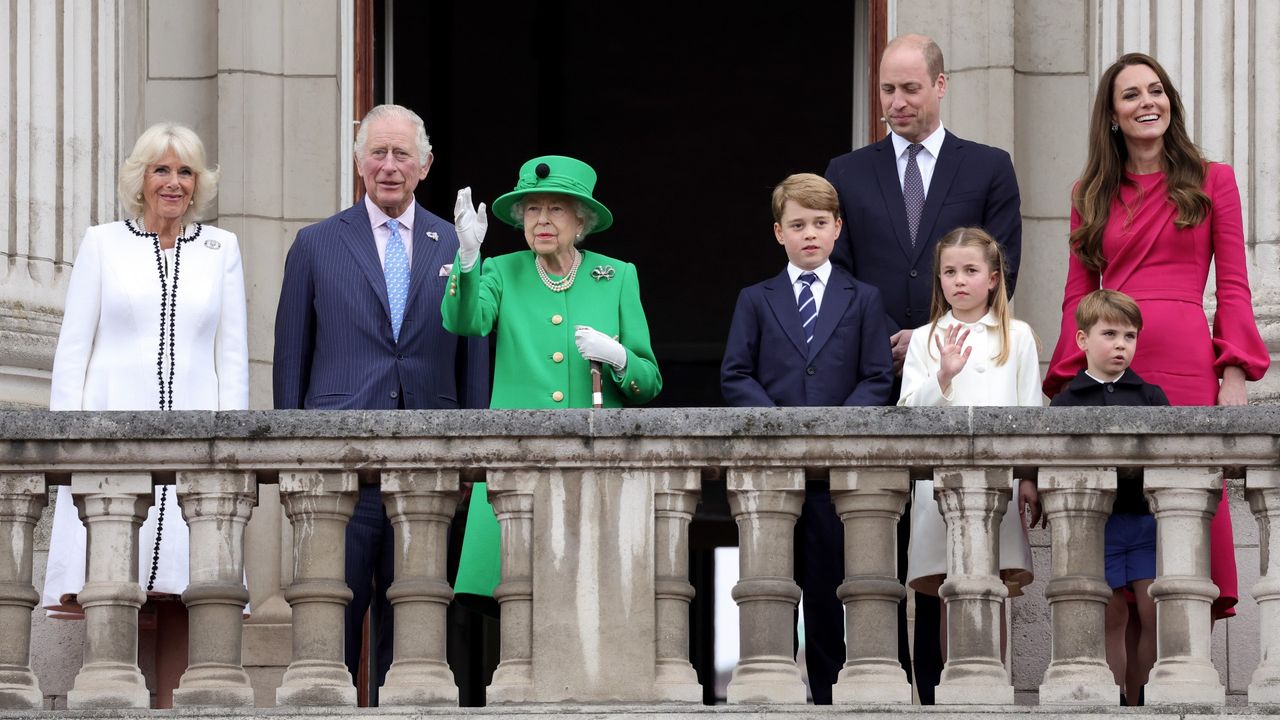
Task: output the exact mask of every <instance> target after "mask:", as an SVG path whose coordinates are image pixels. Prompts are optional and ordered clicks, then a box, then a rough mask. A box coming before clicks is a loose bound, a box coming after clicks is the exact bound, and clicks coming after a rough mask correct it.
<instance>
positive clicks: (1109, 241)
mask: <svg viewBox="0 0 1280 720" xmlns="http://www.w3.org/2000/svg"><path fill="white" fill-rule="evenodd" d="M1184 117H1185V111H1184V110H1183V106H1182V99H1181V97H1180V96H1179V95H1178V91H1177V89H1175V88H1174V86H1173V83H1172V82H1170V80H1169V75H1168V74H1167V73H1166V72H1165V71H1164V68H1162V67H1161V66H1160V64H1159V63H1158V62H1156V61H1155V59H1154V58H1151V57H1149V56H1147V55H1143V54H1141V53H1130V54H1128V55H1124V56H1123V57H1121V58H1120V59H1119V60H1117V61H1116V62H1115V63H1114V64H1113V65H1112V66H1111V67H1110V68H1108V69H1107V71H1106V72H1105V73H1103V75H1102V79H1101V80H1100V82H1099V85H1098V94H1097V97H1096V98H1095V99H1094V104H1093V112H1092V117H1091V120H1090V126H1089V157H1088V161H1087V163H1086V165H1085V169H1084V173H1083V174H1082V175H1081V177H1080V180H1079V181H1078V182H1077V183H1076V186H1075V189H1074V190H1073V191H1072V197H1071V240H1070V243H1071V258H1070V265H1069V269H1068V272H1067V285H1066V290H1065V294H1064V298H1063V302H1062V332H1061V333H1060V335H1059V337H1058V345H1057V347H1056V348H1055V349H1054V352H1053V359H1052V361H1051V362H1050V365H1049V371H1048V373H1047V374H1046V375H1045V379H1044V391H1045V394H1046V395H1048V396H1050V397H1053V396H1054V395H1055V394H1057V393H1058V392H1059V391H1061V390H1062V389H1063V388H1064V387H1065V386H1066V384H1067V383H1068V382H1069V381H1070V380H1071V379H1072V378H1073V377H1075V375H1076V373H1077V372H1078V371H1079V370H1080V369H1081V368H1082V367H1084V354H1083V353H1082V352H1081V351H1080V350H1079V349H1077V347H1076V344H1075V340H1074V338H1075V325H1074V316H1075V310H1076V305H1077V304H1078V303H1079V302H1080V298H1082V297H1083V296H1084V295H1086V294H1087V293H1089V292H1090V291H1093V290H1096V289H1098V288H1099V287H1105V288H1107V289H1110V290H1119V291H1121V292H1124V293H1126V294H1128V295H1130V296H1131V297H1133V298H1134V299H1135V300H1137V302H1138V305H1139V307H1141V309H1142V317H1143V322H1144V326H1143V330H1142V342H1141V343H1139V344H1138V350H1137V353H1136V355H1135V356H1134V358H1133V365H1132V367H1133V369H1134V371H1135V372H1137V373H1138V374H1139V375H1141V376H1142V378H1143V379H1144V380H1146V381H1147V382H1149V383H1152V384H1155V385H1159V386H1160V387H1161V388H1163V389H1164V392H1165V394H1166V395H1168V397H1169V401H1170V403H1172V404H1173V405H1244V404H1245V403H1246V402H1247V395H1246V392H1245V381H1246V380H1258V379H1259V378H1261V377H1262V375H1263V374H1264V373H1265V372H1266V371H1267V366H1268V365H1269V364H1270V356H1269V354H1268V352H1267V347H1266V345H1265V344H1264V343H1263V342H1262V337H1261V336H1260V335H1259V333H1258V328H1257V325H1256V324H1255V323H1254V319H1253V300H1252V297H1251V295H1250V292H1249V278H1248V274H1247V269H1246V265H1245V253H1244V227H1243V221H1242V218H1241V212H1240V191H1239V189H1238V188H1237V187H1236V180H1235V175H1234V173H1233V172H1232V170H1231V168H1230V167H1229V166H1227V165H1223V164H1221V163H1211V162H1209V161H1207V160H1205V158H1204V156H1203V155H1201V153H1200V150H1199V148H1197V147H1196V146H1195V144H1194V143H1192V142H1191V139H1190V137H1188V135H1187V130H1186V125H1185V123H1184ZM1211 264H1212V266H1213V268H1214V278H1215V280H1216V290H1215V294H1216V296H1217V310H1216V312H1215V313H1214V318H1213V328H1212V331H1211V330H1210V327H1209V324H1208V322H1207V321H1206V319H1205V312H1204V305H1203V298H1204V289H1205V283H1206V280H1207V279H1208V277H1209V268H1210V266H1211ZM1223 497H1224V500H1225V491H1224V496H1223ZM1211 538H1212V543H1211V545H1212V549H1211V566H1212V567H1211V573H1212V576H1213V581H1214V583H1215V584H1216V585H1217V586H1218V589H1219V591H1220V596H1219V598H1218V599H1217V601H1215V602H1214V604H1213V617H1214V618H1219V617H1228V616H1230V615H1234V614H1235V611H1234V610H1232V606H1234V605H1235V604H1236V601H1237V599H1238V591H1237V589H1236V564H1235V554H1234V545H1233V542H1232V536H1231V517H1230V512H1229V510H1228V506H1227V503H1226V502H1222V503H1220V504H1219V506H1218V512H1217V515H1216V516H1215V517H1214V520H1213V526H1212V530H1211Z"/></svg>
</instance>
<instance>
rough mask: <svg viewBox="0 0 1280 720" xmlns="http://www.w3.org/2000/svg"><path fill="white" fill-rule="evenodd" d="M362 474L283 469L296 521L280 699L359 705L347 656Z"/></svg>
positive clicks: (288, 507)
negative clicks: (351, 527) (288, 653)
mask: <svg viewBox="0 0 1280 720" xmlns="http://www.w3.org/2000/svg"><path fill="white" fill-rule="evenodd" d="M358 485H359V481H358V480H357V478H356V474H355V473H354V472H351V471H347V470H296V471H282V472H281V473H280V498H281V501H282V502H283V503H284V509H285V513H286V514H287V515H288V516H289V522H291V523H293V531H294V538H295V542H294V547H293V553H294V554H293V584H292V585H290V586H289V589H288V590H286V591H285V595H284V596H285V599H286V600H288V601H289V605H290V607H292V608H293V660H292V661H291V662H290V663H289V669H288V670H285V673H284V682H283V684H282V685H281V686H280V688H279V689H277V690H276V704H277V705H349V706H354V705H355V704H356V687H355V684H354V681H353V680H352V679H351V673H350V672H348V671H347V665H346V662H345V660H344V658H343V621H344V620H343V616H344V613H345V612H346V608H347V603H349V602H351V589H350V588H348V587H347V582H346V568H345V564H346V555H347V552H346V550H347V548H346V529H347V521H348V520H350V519H351V514H352V513H353V512H354V511H355V507H356V490H357V488H358Z"/></svg>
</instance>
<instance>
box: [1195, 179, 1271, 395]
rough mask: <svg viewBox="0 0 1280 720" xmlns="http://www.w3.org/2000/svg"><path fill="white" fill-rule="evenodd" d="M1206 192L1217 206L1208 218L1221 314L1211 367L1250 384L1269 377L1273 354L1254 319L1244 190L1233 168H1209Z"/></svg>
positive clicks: (1216, 318) (1217, 319) (1216, 317)
mask: <svg viewBox="0 0 1280 720" xmlns="http://www.w3.org/2000/svg"><path fill="white" fill-rule="evenodd" d="M1205 191H1206V192H1207V193H1208V194H1209V199H1210V200H1212V201H1213V210H1212V212H1211V214H1210V216H1209V222H1210V223H1211V224H1210V226H1209V233H1210V237H1211V238H1212V240H1213V258H1214V261H1213V262H1214V268H1215V271H1214V272H1215V279H1216V281H1217V298H1218V309H1217V311H1216V312H1215V313H1214V316H1213V350H1214V356H1215V360H1214V363H1213V368H1214V370H1215V371H1216V372H1217V374H1218V377H1222V371H1223V369H1224V368H1228V367H1231V366H1233V365H1235V366H1238V367H1239V368H1240V369H1242V370H1244V376H1245V377H1246V378H1247V379H1249V380H1258V379H1260V378H1262V376H1263V375H1264V374H1265V373H1266V372H1267V367H1268V366H1269V365H1270V364H1271V355H1270V353H1268V352H1267V346H1266V344H1265V343H1264V342H1263V341H1262V335H1261V334H1259V333H1258V324H1257V323H1256V322H1255V321H1254V318H1253V295H1252V293H1251V292H1250V291H1249V270H1248V265H1247V263H1246V262H1245V256H1244V219H1243V217H1242V215H1241V211H1240V189H1239V187H1237V186H1236V176H1235V173H1234V172H1233V171H1232V170H1231V166H1230V165H1224V164H1222V163H1211V164H1210V165H1209V169H1208V172H1207V173H1206V174H1205Z"/></svg>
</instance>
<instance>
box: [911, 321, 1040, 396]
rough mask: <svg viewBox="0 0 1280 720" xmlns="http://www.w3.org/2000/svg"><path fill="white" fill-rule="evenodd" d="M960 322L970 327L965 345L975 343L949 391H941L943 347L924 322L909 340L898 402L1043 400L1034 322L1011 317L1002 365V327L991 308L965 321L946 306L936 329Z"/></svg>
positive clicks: (938, 330) (937, 332) (939, 329)
mask: <svg viewBox="0 0 1280 720" xmlns="http://www.w3.org/2000/svg"><path fill="white" fill-rule="evenodd" d="M957 323H958V324H960V325H962V326H964V327H965V328H967V329H969V337H968V338H967V339H966V340H965V346H966V347H972V348H973V352H972V353H971V354H970V355H969V361H968V362H967V363H965V366H964V369H963V370H961V371H960V372H959V373H958V374H957V375H956V376H955V377H954V378H952V380H951V392H950V393H949V394H947V395H943V394H942V388H941V387H940V386H939V385H938V370H939V369H940V367H941V361H940V353H939V352H938V347H937V345H936V344H935V343H934V340H933V337H932V335H931V334H930V333H929V326H928V325H924V326H922V327H920V328H917V329H916V331H915V332H913V333H912V334H911V342H910V344H908V345H907V357H906V361H905V362H904V363H903V366H902V394H901V396H900V397H899V398H898V404H899V405H905V406H910V407H929V406H948V405H956V406H970V405H979V406H981V405H990V406H1012V405H1021V406H1031V407H1040V406H1042V405H1044V396H1043V394H1042V392H1041V389H1040V356H1039V355H1040V354H1039V352H1038V351H1037V349H1036V338H1035V333H1033V332H1032V330H1031V326H1030V325H1028V324H1026V323H1025V322H1022V321H1021V320H1010V322H1009V346H1010V352H1009V358H1008V360H1006V361H1005V363H1004V364H1003V365H996V363H995V356H996V355H997V354H999V352H1000V332H999V326H998V324H997V323H996V320H995V317H994V316H992V314H991V313H987V314H986V315H984V316H982V318H981V319H979V320H978V321H977V322H974V323H963V322H960V321H959V320H957V319H956V318H955V316H954V315H952V314H951V313H950V312H948V313H947V314H946V315H944V316H942V318H941V319H940V320H939V321H938V325H937V329H936V330H935V333H934V334H938V335H939V336H945V333H946V331H947V328H948V327H950V326H951V325H954V324H957ZM963 332H964V331H963V330H961V333H962V334H963Z"/></svg>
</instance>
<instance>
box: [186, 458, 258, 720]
mask: <svg viewBox="0 0 1280 720" xmlns="http://www.w3.org/2000/svg"><path fill="white" fill-rule="evenodd" d="M257 495H258V481H257V479H256V478H255V477H254V475H253V473H251V472H245V471H237V470H231V471H225V472H224V471H216V470H206V471H184V472H179V473H178V504H179V505H181V507H182V516H183V517H184V518H186V520H187V526H188V527H189V528H190V532H191V538H190V539H191V578H190V582H189V584H188V585H187V589H186V591H185V592H183V593H182V601H183V602H184V603H186V605H187V612H188V614H189V621H190V622H189V625H190V631H189V633H190V634H189V637H190V640H189V642H188V646H189V648H190V649H189V650H188V658H189V662H188V665H187V670H186V672H184V673H183V674H182V681H181V682H180V683H179V685H178V687H177V689H175V690H174V691H173V704H174V706H175V707H181V706H198V705H207V706H222V707H253V688H252V687H251V686H250V684H249V676H248V674H246V673H245V671H244V668H243V667H242V666H241V658H240V640H241V635H242V630H241V624H242V618H243V616H244V608H245V603H246V602H248V601H249V591H248V590H247V589H246V588H245V586H244V531H245V525H247V524H248V522H249V513H251V512H252V511H253V506H254V503H255V501H256V499H257Z"/></svg>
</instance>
